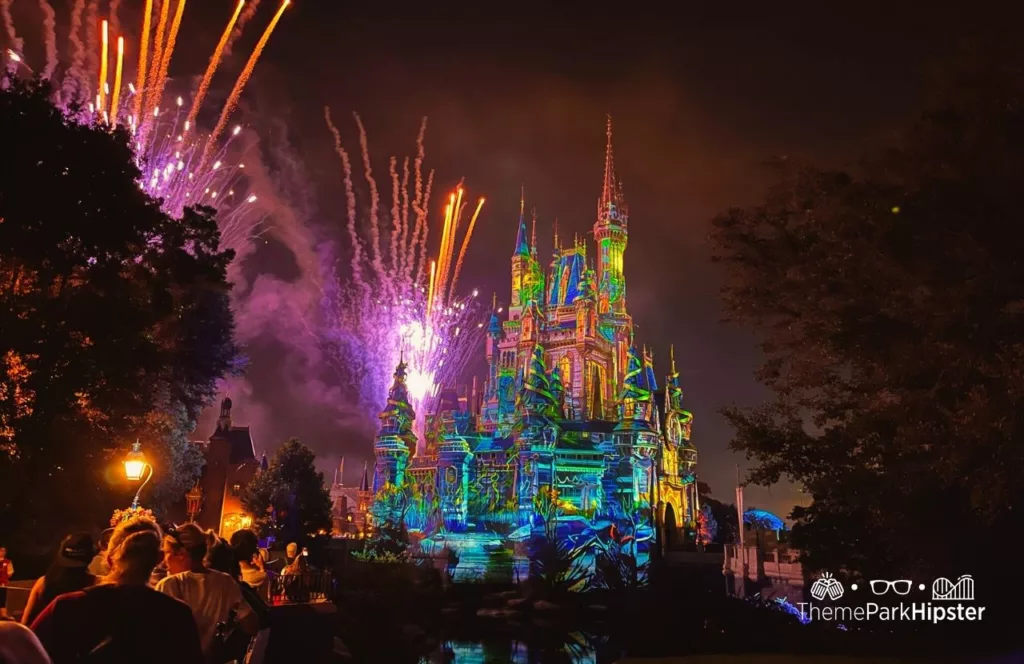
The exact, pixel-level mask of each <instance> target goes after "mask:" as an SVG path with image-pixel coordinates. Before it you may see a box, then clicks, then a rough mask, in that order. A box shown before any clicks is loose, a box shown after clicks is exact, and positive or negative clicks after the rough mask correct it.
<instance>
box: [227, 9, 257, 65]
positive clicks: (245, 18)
mask: <svg viewBox="0 0 1024 664" xmlns="http://www.w3.org/2000/svg"><path fill="white" fill-rule="evenodd" d="M259 8H260V0H252V2H250V3H249V4H248V5H246V6H245V11H243V12H242V15H241V16H240V17H239V19H238V26H237V27H236V28H235V30H234V32H232V33H231V34H230V38H229V39H228V40H227V42H225V44H224V55H231V49H232V48H234V46H235V42H236V41H238V38H239V37H241V36H242V28H244V27H245V24H246V23H248V22H249V20H250V19H252V17H253V16H255V15H256V10H257V9H259Z"/></svg>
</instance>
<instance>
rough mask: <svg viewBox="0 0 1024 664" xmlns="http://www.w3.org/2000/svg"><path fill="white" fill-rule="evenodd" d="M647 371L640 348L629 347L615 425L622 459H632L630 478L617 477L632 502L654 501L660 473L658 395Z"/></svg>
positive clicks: (629, 466)
mask: <svg viewBox="0 0 1024 664" xmlns="http://www.w3.org/2000/svg"><path fill="white" fill-rule="evenodd" d="M646 383H647V378H646V371H645V370H644V366H643V362H642V361H641V359H640V357H639V356H638V355H637V352H636V347H635V346H633V345H632V344H631V345H630V347H629V353H628V360H627V365H626V376H625V378H624V379H623V385H622V392H621V393H620V394H619V423H618V424H617V425H616V426H615V434H616V437H617V438H618V440H617V447H618V448H619V456H620V457H621V458H622V459H626V460H628V473H629V477H622V476H621V474H620V476H619V477H618V478H617V479H618V486H619V487H620V491H621V490H623V489H625V490H626V491H629V492H630V493H632V499H633V500H634V501H638V500H651V499H652V497H653V496H652V492H653V487H654V482H655V481H656V473H655V468H654V459H655V457H656V452H657V450H658V446H659V445H658V443H659V436H658V434H657V432H656V431H655V430H654V427H653V426H652V425H651V418H652V416H653V413H654V395H653V393H652V392H651V390H650V389H648V388H647V386H646V385H645V384H646Z"/></svg>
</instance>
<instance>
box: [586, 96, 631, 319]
mask: <svg viewBox="0 0 1024 664" xmlns="http://www.w3.org/2000/svg"><path fill="white" fill-rule="evenodd" d="M607 136H608V143H607V146H606V147H605V157H604V182H603V184H602V189H601V198H600V199H599V200H598V203H597V221H596V222H594V241H595V242H596V243H597V283H598V288H599V289H600V293H599V297H598V301H599V306H600V309H599V312H600V313H602V314H604V313H609V312H611V313H617V314H625V313H626V277H625V273H624V271H623V267H622V260H623V256H624V254H625V252H626V241H627V239H628V235H629V233H628V230H627V227H628V223H629V211H628V208H627V207H626V200H625V197H624V196H623V194H622V183H621V181H619V180H617V179H616V176H615V161H614V157H613V155H612V118H611V116H610V115H609V116H608V129H607Z"/></svg>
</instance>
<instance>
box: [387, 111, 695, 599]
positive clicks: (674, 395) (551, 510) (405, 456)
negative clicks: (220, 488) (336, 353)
mask: <svg viewBox="0 0 1024 664" xmlns="http://www.w3.org/2000/svg"><path fill="white" fill-rule="evenodd" d="M608 141H609V142H608V145H607V151H606V162H605V178H604V191H603V193H602V197H601V201H600V202H599V205H598V210H599V213H598V219H597V222H596V223H595V226H594V237H595V241H596V242H597V244H598V252H597V254H598V255H597V256H596V258H597V262H596V265H595V264H594V263H593V262H590V261H588V258H587V246H586V243H585V242H583V241H580V240H576V241H575V242H574V243H573V246H571V247H565V248H563V247H562V246H561V244H560V242H559V241H558V240H557V237H556V240H555V251H554V256H553V257H552V260H551V263H550V268H549V269H548V270H547V271H546V272H545V270H544V269H543V268H542V267H541V264H540V261H539V259H538V258H537V247H536V243H535V241H534V240H528V239H527V233H526V225H525V221H524V220H523V218H522V210H523V202H522V201H521V202H520V218H519V222H518V224H516V230H517V233H516V243H515V245H514V246H515V250H514V252H513V256H512V260H511V272H512V284H513V289H512V297H511V298H510V299H509V302H510V305H509V306H508V309H507V311H505V315H504V316H503V317H499V314H500V313H502V309H500V308H498V307H497V302H496V301H495V302H494V303H493V305H492V308H493V311H492V314H491V316H490V317H489V319H488V320H487V325H486V328H487V334H486V341H485V343H486V356H487V363H488V372H487V379H486V381H485V383H484V389H483V391H482V393H477V392H476V390H475V389H474V391H473V392H472V393H470V394H467V393H465V392H463V393H461V394H460V393H459V392H457V391H456V389H454V388H451V387H448V386H442V389H440V390H439V393H438V394H437V395H436V397H434V398H432V399H428V400H427V403H426V407H427V408H428V409H429V410H428V414H427V417H426V418H425V420H426V426H425V430H424V431H423V432H422V433H421V434H420V435H422V436H423V438H424V440H419V439H418V438H417V434H415V433H413V429H412V423H413V422H414V421H415V419H416V418H415V413H413V409H412V406H411V405H410V403H409V398H408V389H407V387H406V384H405V380H406V373H405V372H406V367H405V365H404V364H401V363H400V364H399V365H398V367H396V369H395V374H394V384H393V386H392V388H391V392H390V394H389V398H388V403H387V406H386V407H385V408H384V410H383V412H382V413H381V414H380V418H381V427H380V433H379V435H378V436H377V438H376V441H375V445H374V454H375V457H376V463H375V467H374V479H373V491H374V494H375V500H374V504H373V508H372V510H371V517H372V521H373V523H374V525H375V526H376V527H378V529H380V530H388V531H390V532H395V533H407V536H408V539H409V542H410V546H411V548H412V550H413V551H414V553H417V554H420V555H422V556H425V557H428V558H432V559H435V560H436V561H438V562H437V564H438V566H441V565H444V566H445V568H446V569H448V570H450V571H451V573H452V576H453V577H454V578H455V580H456V581H489V580H504V581H522V580H525V579H527V578H536V579H540V580H542V581H544V582H545V583H547V584H550V585H552V586H557V587H560V588H562V589H565V590H586V589H589V588H620V587H626V586H633V585H640V584H643V583H645V582H646V578H647V567H648V562H649V559H650V553H651V549H652V547H653V546H655V541H656V537H655V533H656V530H657V528H658V524H659V523H661V522H662V521H663V520H665V521H666V522H668V523H671V524H673V527H675V526H679V527H689V528H693V527H694V525H695V519H696V513H695V511H694V505H695V504H696V502H697V501H696V499H695V498H696V496H695V493H696V476H695V467H696V461H697V450H696V449H695V448H694V446H693V445H692V444H691V443H690V433H691V425H692V422H693V415H692V414H691V413H689V412H688V411H686V410H685V409H684V408H683V391H682V388H681V387H680V384H679V373H678V372H677V371H676V367H675V357H674V354H672V356H671V370H670V372H669V373H668V375H667V376H666V379H665V386H664V390H661V391H659V387H658V383H657V379H656V373H655V371H654V361H653V356H652V354H651V353H650V352H649V351H648V349H647V348H646V347H641V349H639V350H638V348H637V347H636V346H635V345H634V339H633V323H632V318H631V317H630V315H629V313H628V311H627V310H626V302H625V297H624V294H625V276H624V273H623V270H622V268H623V255H624V252H625V248H626V244H627V237H628V228H627V226H626V221H625V220H626V216H625V214H626V206H625V200H624V199H623V197H622V192H621V184H620V182H619V179H618V178H617V177H616V175H615V173H614V167H613V163H612V152H611V128H610V126H609V128H608ZM503 318H504V320H503ZM666 514H670V515H671V521H669V520H668V519H667V518H666V517H665V515H666ZM402 536H405V535H402Z"/></svg>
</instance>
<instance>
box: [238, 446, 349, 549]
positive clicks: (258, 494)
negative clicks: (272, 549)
mask: <svg viewBox="0 0 1024 664" xmlns="http://www.w3.org/2000/svg"><path fill="white" fill-rule="evenodd" d="M315 463H316V455H315V454H313V451H312V450H310V449H309V448H308V447H306V446H305V445H303V444H302V442H301V441H299V439H298V438H292V439H290V440H289V441H288V442H286V443H285V444H284V445H282V446H281V448H280V449H278V450H277V453H276V454H275V455H274V458H273V459H272V460H271V461H270V465H269V466H268V467H267V469H266V470H260V471H259V472H257V473H256V475H255V477H253V480H252V482H250V483H249V484H248V486H246V488H245V489H244V491H243V492H242V505H243V506H244V507H245V509H246V511H247V512H249V513H250V514H252V515H254V516H255V517H256V523H257V525H258V526H259V527H260V528H261V530H262V531H263V533H264V534H274V535H275V536H277V537H278V538H279V539H281V540H283V541H286V542H292V541H295V542H298V541H304V540H305V539H306V538H307V537H310V536H313V535H316V534H317V533H319V532H320V531H321V530H326V531H327V532H330V530H331V526H332V519H331V495H330V492H329V491H328V490H327V487H326V485H325V484H324V474H323V473H321V472H320V471H318V470H317V469H316V465H315Z"/></svg>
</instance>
